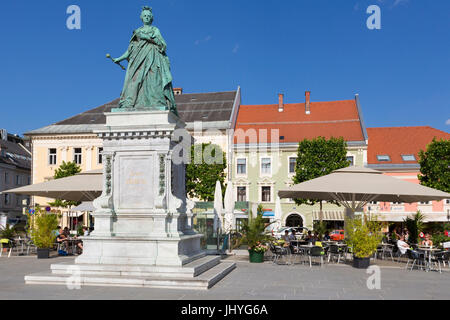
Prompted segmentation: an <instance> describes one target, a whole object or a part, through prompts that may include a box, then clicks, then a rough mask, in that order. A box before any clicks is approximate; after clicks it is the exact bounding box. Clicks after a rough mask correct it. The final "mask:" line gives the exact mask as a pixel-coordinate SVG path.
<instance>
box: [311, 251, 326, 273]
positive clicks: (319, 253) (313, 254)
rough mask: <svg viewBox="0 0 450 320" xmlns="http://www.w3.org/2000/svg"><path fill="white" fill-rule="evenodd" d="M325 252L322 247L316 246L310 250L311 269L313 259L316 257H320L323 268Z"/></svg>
mask: <svg viewBox="0 0 450 320" xmlns="http://www.w3.org/2000/svg"><path fill="white" fill-rule="evenodd" d="M324 255H325V252H324V250H323V248H322V247H319V246H315V247H312V248H311V249H310V250H309V254H308V256H309V267H310V268H312V259H313V258H315V257H320V267H323V257H324Z"/></svg>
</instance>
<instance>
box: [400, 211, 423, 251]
mask: <svg viewBox="0 0 450 320" xmlns="http://www.w3.org/2000/svg"><path fill="white" fill-rule="evenodd" d="M424 218H425V217H424V216H423V214H422V212H420V211H417V213H416V214H415V215H414V216H413V217H412V218H411V217H407V218H406V219H405V220H404V222H405V225H406V229H408V233H409V239H408V242H409V243H411V244H417V243H419V234H420V233H421V232H422V231H423V224H424V223H423V221H424Z"/></svg>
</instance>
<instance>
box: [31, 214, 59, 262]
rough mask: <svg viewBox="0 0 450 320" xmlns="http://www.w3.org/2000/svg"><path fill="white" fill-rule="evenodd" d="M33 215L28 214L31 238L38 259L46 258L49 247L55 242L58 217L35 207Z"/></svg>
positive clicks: (48, 253) (48, 254)
mask: <svg viewBox="0 0 450 320" xmlns="http://www.w3.org/2000/svg"><path fill="white" fill-rule="evenodd" d="M34 212H35V213H34V215H31V214H30V216H29V219H30V222H29V225H30V236H31V240H32V241H33V243H34V244H35V245H36V247H37V256H38V259H48V258H49V257H50V249H51V247H52V246H53V244H54V243H55V239H56V234H55V230H56V229H57V228H58V217H57V216H56V215H55V214H52V213H47V212H46V211H43V210H41V209H40V208H36V209H35V211H34Z"/></svg>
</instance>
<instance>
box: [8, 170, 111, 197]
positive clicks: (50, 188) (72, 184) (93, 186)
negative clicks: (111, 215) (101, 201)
mask: <svg viewBox="0 0 450 320" xmlns="http://www.w3.org/2000/svg"><path fill="white" fill-rule="evenodd" d="M102 180H103V171H102V170H93V171H87V172H82V173H79V174H77V175H74V176H71V177H67V178H61V179H55V180H50V181H47V182H42V183H37V184H33V185H28V186H24V187H21V188H17V189H11V190H6V191H3V193H15V194H25V195H30V196H38V197H45V198H52V199H60V200H68V201H93V200H95V199H96V198H98V197H99V196H100V195H101V193H102Z"/></svg>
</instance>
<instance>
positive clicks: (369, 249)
mask: <svg viewBox="0 0 450 320" xmlns="http://www.w3.org/2000/svg"><path fill="white" fill-rule="evenodd" d="M345 224H346V243H347V244H348V245H349V246H350V247H352V250H353V267H354V268H358V269H367V268H368V267H369V266H370V257H371V256H372V255H373V254H374V253H375V252H376V251H377V247H378V245H379V244H380V243H381V240H382V237H383V234H382V233H381V224H380V223H379V222H378V221H376V220H369V219H368V218H366V217H364V218H361V217H356V218H354V219H346V223H345Z"/></svg>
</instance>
